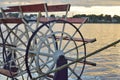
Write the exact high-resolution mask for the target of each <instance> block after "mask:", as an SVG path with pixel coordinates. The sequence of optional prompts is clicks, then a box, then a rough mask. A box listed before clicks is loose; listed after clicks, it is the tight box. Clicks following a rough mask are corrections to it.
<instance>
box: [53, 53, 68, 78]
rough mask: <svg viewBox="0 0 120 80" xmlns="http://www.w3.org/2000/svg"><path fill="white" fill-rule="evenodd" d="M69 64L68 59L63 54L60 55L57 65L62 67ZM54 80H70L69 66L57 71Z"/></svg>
mask: <svg viewBox="0 0 120 80" xmlns="http://www.w3.org/2000/svg"><path fill="white" fill-rule="evenodd" d="M65 64H67V59H65V57H64V56H63V55H61V56H59V58H58V60H57V63H56V67H57V68H58V67H60V66H63V65H65ZM53 80H68V68H67V67H65V68H63V69H61V70H59V71H57V72H55V75H54V78H53Z"/></svg>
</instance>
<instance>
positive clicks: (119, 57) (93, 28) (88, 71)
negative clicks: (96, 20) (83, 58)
mask: <svg viewBox="0 0 120 80" xmlns="http://www.w3.org/2000/svg"><path fill="white" fill-rule="evenodd" d="M80 30H81V32H82V34H83V35H84V37H85V38H96V40H97V41H96V42H94V43H89V44H87V54H89V53H91V52H93V51H95V50H97V49H99V48H101V47H103V46H105V45H108V44H110V43H112V42H114V41H116V40H118V39H120V24H84V25H83V26H82V27H81V29H80ZM87 60H88V61H91V62H94V63H96V64H97V66H89V65H87V66H86V68H85V71H84V73H83V77H82V78H83V80H120V43H118V44H116V45H114V46H112V47H110V48H108V49H106V50H104V51H102V52H99V53H98V54H96V55H94V56H91V57H89V58H87Z"/></svg>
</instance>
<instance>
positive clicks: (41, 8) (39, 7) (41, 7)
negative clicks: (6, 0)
mask: <svg viewBox="0 0 120 80" xmlns="http://www.w3.org/2000/svg"><path fill="white" fill-rule="evenodd" d="M46 7H47V4H46V3H43V4H34V5H20V6H8V7H6V8H2V9H3V12H20V8H21V10H22V12H23V13H24V12H45V11H46V10H45V9H46Z"/></svg>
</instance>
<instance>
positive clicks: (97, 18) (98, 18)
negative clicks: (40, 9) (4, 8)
mask: <svg viewBox="0 0 120 80" xmlns="http://www.w3.org/2000/svg"><path fill="white" fill-rule="evenodd" d="M8 15H9V17H15V18H17V17H18V15H19V14H18V13H9V14H8ZM2 17H3V16H2V13H0V18H2ZM43 17H45V16H44V15H43ZM50 17H55V14H51V15H50ZM62 17H65V15H63V16H62ZM83 17H87V18H88V21H87V23H120V16H118V15H114V16H113V17H112V16H111V15H103V14H100V15H95V14H90V15H86V14H75V15H73V16H72V18H83ZM25 18H27V19H31V18H37V14H25Z"/></svg>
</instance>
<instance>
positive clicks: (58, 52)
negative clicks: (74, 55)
mask: <svg viewBox="0 0 120 80" xmlns="http://www.w3.org/2000/svg"><path fill="white" fill-rule="evenodd" d="M61 55H64V53H63V51H62V50H57V51H56V52H55V53H54V55H53V58H54V61H57V60H58V58H59V56H61Z"/></svg>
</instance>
